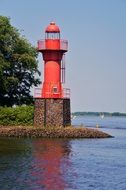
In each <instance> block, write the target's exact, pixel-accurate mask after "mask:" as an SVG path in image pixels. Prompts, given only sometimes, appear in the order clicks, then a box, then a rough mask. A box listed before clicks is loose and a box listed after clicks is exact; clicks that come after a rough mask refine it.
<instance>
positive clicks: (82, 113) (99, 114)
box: [72, 112, 126, 117]
mask: <svg viewBox="0 0 126 190" xmlns="http://www.w3.org/2000/svg"><path fill="white" fill-rule="evenodd" d="M72 115H74V116H101V117H104V116H105V117H106V116H107V117H110V116H122V117H125V116H126V113H120V112H113V113H110V112H73V113H72Z"/></svg>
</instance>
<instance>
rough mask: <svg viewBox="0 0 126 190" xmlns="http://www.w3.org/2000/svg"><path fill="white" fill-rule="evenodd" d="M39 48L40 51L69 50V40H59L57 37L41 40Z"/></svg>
mask: <svg viewBox="0 0 126 190" xmlns="http://www.w3.org/2000/svg"><path fill="white" fill-rule="evenodd" d="M37 49H38V51H43V50H61V51H68V41H67V40H57V39H48V40H45V39H44V40H39V41H38V46H37Z"/></svg>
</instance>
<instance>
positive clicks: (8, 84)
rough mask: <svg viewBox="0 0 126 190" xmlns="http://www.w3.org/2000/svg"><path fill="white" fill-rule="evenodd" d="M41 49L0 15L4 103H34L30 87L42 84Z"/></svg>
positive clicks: (0, 88)
mask: <svg viewBox="0 0 126 190" xmlns="http://www.w3.org/2000/svg"><path fill="white" fill-rule="evenodd" d="M35 75H39V76H40V72H39V71H38V61H37V51H36V49H35V48H34V47H33V46H32V45H31V44H30V43H29V42H28V41H27V40H26V39H25V38H24V37H22V36H21V34H20V33H19V31H18V30H17V29H16V28H15V27H13V26H12V25H11V24H10V19H9V18H7V17H5V16H0V105H1V106H3V105H6V106H12V105H14V104H16V105H21V104H30V103H32V102H33V97H32V96H31V94H30V88H31V87H32V86H33V85H34V86H37V85H38V84H40V80H39V78H37V79H35Z"/></svg>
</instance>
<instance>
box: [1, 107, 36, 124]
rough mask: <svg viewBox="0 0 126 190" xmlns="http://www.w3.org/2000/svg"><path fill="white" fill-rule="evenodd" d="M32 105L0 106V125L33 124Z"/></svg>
mask: <svg viewBox="0 0 126 190" xmlns="http://www.w3.org/2000/svg"><path fill="white" fill-rule="evenodd" d="M33 115H34V107H33V106H17V107H15V108H12V107H0V125H4V126H12V125H15V126H16V125H17V126H18V125H22V126H26V125H33Z"/></svg>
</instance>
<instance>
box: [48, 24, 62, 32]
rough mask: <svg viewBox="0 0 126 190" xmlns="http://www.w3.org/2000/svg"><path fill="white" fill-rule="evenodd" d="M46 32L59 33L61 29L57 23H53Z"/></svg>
mask: <svg viewBox="0 0 126 190" xmlns="http://www.w3.org/2000/svg"><path fill="white" fill-rule="evenodd" d="M45 32H47V33H51V32H52V33H59V32H60V29H59V27H58V26H57V25H56V24H55V22H51V23H50V24H49V25H48V26H47V28H46V29H45Z"/></svg>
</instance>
